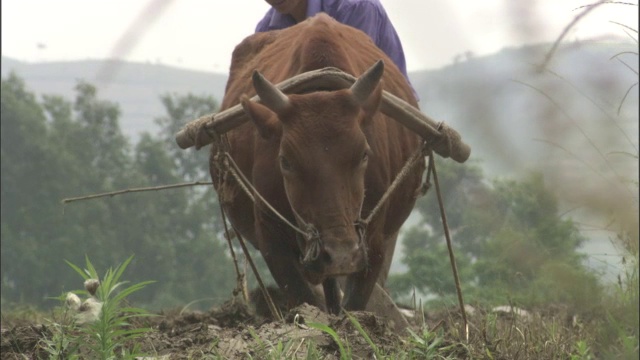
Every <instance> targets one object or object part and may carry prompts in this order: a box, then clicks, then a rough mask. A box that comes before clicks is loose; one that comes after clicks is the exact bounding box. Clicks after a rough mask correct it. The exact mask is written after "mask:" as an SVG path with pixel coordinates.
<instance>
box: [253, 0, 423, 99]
mask: <svg viewBox="0 0 640 360" xmlns="http://www.w3.org/2000/svg"><path fill="white" fill-rule="evenodd" d="M265 1H266V2H267V3H268V4H269V5H271V9H269V11H267V13H266V15H265V16H264V18H262V20H260V22H258V25H257V26H256V32H265V31H270V30H279V29H284V28H287V27H289V26H293V25H295V24H297V23H299V22H301V21H304V20H305V19H306V18H308V17H311V16H314V15H315V14H317V13H320V12H324V13H326V14H327V15H329V16H331V17H332V18H334V19H336V20H337V21H339V22H341V23H343V24H345V25H349V26H352V27H354V28H356V29H359V30H361V31H363V32H364V33H366V34H367V35H369V37H370V38H371V39H372V40H373V42H374V43H375V44H376V45H377V46H378V47H379V48H380V50H382V51H384V52H385V54H387V56H389V58H391V60H393V62H394V63H395V65H396V66H397V67H398V69H400V71H401V72H402V74H403V75H404V77H405V78H406V79H407V82H409V85H411V81H409V76H408V75H407V65H406V63H405V59H404V51H403V50H402V44H401V43H400V38H399V37H398V34H397V33H396V30H395V28H394V27H393V25H392V24H391V20H389V17H388V16H387V13H386V11H385V10H384V7H382V4H381V3H380V1H379V0H265ZM412 88H413V85H412ZM413 93H414V95H415V96H416V99H418V95H417V94H416V92H415V89H414V91H413Z"/></svg>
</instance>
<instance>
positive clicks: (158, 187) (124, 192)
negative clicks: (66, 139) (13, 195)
mask: <svg viewBox="0 0 640 360" xmlns="http://www.w3.org/2000/svg"><path fill="white" fill-rule="evenodd" d="M200 185H213V183H212V182H211V181H195V182H190V183H180V184H172V185H161V186H151V187H142V188H133V189H125V190H118V191H111V192H106V193H101V194H93V195H87V196H79V197H73V198H66V199H62V203H63V204H66V203H70V202H74V201H80V200H91V199H97V198H101V197H107V196H110V197H113V196H116V195H122V194H128V193H134V192H144V191H159V190H166V189H176V188H182V187H189V186H200Z"/></svg>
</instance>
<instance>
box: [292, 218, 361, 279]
mask: <svg viewBox="0 0 640 360" xmlns="http://www.w3.org/2000/svg"><path fill="white" fill-rule="evenodd" d="M298 243H299V246H300V250H301V251H302V252H303V254H304V255H303V257H302V258H301V259H300V262H301V264H302V266H303V268H304V270H305V273H306V277H307V280H308V281H309V282H310V283H312V284H314V285H315V284H320V283H321V282H322V281H324V280H325V279H326V278H329V277H335V276H340V275H348V274H352V273H355V272H358V271H361V270H363V269H364V268H365V267H366V264H367V249H366V243H365V240H364V231H363V230H362V228H361V227H360V226H359V225H358V224H356V225H352V226H336V227H332V228H327V229H322V230H321V231H318V230H317V229H316V228H315V227H314V226H307V235H305V236H304V238H303V236H301V235H299V236H298Z"/></svg>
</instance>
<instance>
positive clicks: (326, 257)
mask: <svg viewBox="0 0 640 360" xmlns="http://www.w3.org/2000/svg"><path fill="white" fill-rule="evenodd" d="M333 260H334V259H333V256H331V254H330V253H329V252H328V251H326V250H324V251H323V252H322V253H321V254H320V261H321V262H322V263H323V264H325V265H331V263H333Z"/></svg>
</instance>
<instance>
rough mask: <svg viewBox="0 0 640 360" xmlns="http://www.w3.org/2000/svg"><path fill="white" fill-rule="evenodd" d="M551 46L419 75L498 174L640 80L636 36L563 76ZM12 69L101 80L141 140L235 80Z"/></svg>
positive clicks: (571, 59)
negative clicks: (170, 103) (173, 105)
mask: <svg viewBox="0 0 640 360" xmlns="http://www.w3.org/2000/svg"><path fill="white" fill-rule="evenodd" d="M549 48H550V44H541V45H535V46H526V47H521V48H510V49H504V50H502V51H500V52H498V53H496V54H493V55H489V56H483V57H467V58H465V59H461V60H462V61H458V62H457V63H455V64H452V65H449V66H446V67H444V68H441V69H435V70H429V71H419V72H412V73H410V75H409V76H410V77H411V79H412V82H413V84H414V86H415V87H416V91H417V92H418V94H419V95H420V98H421V101H420V106H421V108H422V110H423V111H424V112H425V113H427V114H428V115H430V116H431V117H433V118H434V119H436V120H438V121H445V122H446V123H448V124H450V125H451V126H453V127H454V128H455V129H457V130H459V132H460V133H461V134H462V135H463V138H464V139H465V140H466V141H467V142H468V143H469V144H470V145H471V146H472V149H473V152H472V156H473V158H476V159H482V160H483V161H485V162H486V165H487V166H488V167H489V170H490V171H496V172H498V173H517V172H519V170H521V169H522V166H523V164H527V165H531V164H533V163H536V162H538V161H541V159H539V155H541V154H545V153H546V152H547V150H548V145H545V144H541V143H540V142H539V141H535V140H534V138H538V139H540V138H546V137H547V136H548V135H549V134H547V133H546V132H548V131H549V128H548V126H549V125H550V124H554V123H558V124H565V123H566V122H567V119H566V116H565V115H562V112H564V113H566V114H570V115H569V116H570V117H572V118H574V119H575V118H580V119H586V120H588V121H590V122H593V121H597V120H596V118H597V119H599V118H600V117H601V116H603V113H602V111H603V110H602V109H605V112H606V113H607V114H606V115H605V116H609V117H610V116H615V112H616V108H617V106H618V104H619V103H620V101H621V99H622V98H623V97H624V95H625V92H626V91H627V90H628V88H629V87H630V86H631V85H632V84H633V83H634V82H635V81H637V76H636V75H635V74H634V73H633V72H631V71H630V70H629V69H628V68H627V67H626V66H625V65H623V64H621V63H620V62H618V61H616V60H610V58H611V57H612V56H614V55H615V54H618V53H621V52H624V51H631V52H633V51H636V52H637V46H636V45H635V44H633V43H631V42H630V41H628V40H626V39H616V40H615V41H612V40H611V39H609V40H606V41H600V42H585V43H572V44H569V45H566V46H564V47H562V48H560V49H559V50H558V52H557V53H556V55H555V57H554V58H553V59H552V61H551V63H550V64H549V68H548V69H549V70H551V71H553V72H555V74H557V75H554V74H553V73H551V72H549V71H546V72H543V73H539V72H536V71H535V70H536V65H537V64H540V63H541V61H542V59H543V58H544V55H545V53H546V51H548V49H549ZM620 59H622V60H624V61H625V62H626V63H627V64H630V66H631V67H635V68H636V69H637V68H638V57H637V55H633V54H623V55H621V56H620ZM459 60H460V59H459ZM10 71H15V72H16V73H17V74H18V75H19V76H20V77H22V78H23V79H24V80H25V81H26V84H27V86H28V88H30V89H31V90H32V91H34V92H36V93H37V94H59V95H63V96H65V97H67V98H69V99H71V98H72V97H73V96H74V91H73V88H74V86H75V84H76V83H77V81H78V80H80V79H82V80H84V81H88V82H90V83H92V84H94V85H96V86H97V87H98V89H99V96H100V97H102V98H104V99H108V100H110V101H113V102H116V103H118V104H120V107H121V110H122V118H121V126H122V128H123V131H124V132H125V134H127V135H129V136H131V137H132V138H133V139H134V140H135V139H136V138H137V135H138V134H139V133H140V132H142V131H151V132H153V131H155V129H156V127H155V125H154V122H153V119H154V118H155V117H157V116H160V115H162V114H163V113H164V109H163V107H162V104H161V103H160V100H159V97H160V95H162V94H165V93H178V94H186V93H188V92H191V93H194V94H199V95H205V94H206V95H213V96H214V97H215V98H217V99H221V98H222V95H223V93H224V86H225V83H226V79H227V76H226V74H218V73H209V72H200V71H192V70H186V69H180V68H175V67H169V66H164V65H154V64H142V63H129V62H123V61H115V60H110V61H100V60H87V61H73V62H53V63H25V62H20V61H16V60H14V59H11V58H7V57H4V56H3V57H2V76H6V75H7V74H8V73H9V72H10ZM542 93H544V94H545V95H542ZM581 93H582V94H581ZM546 96H548V98H547V97H546ZM587 97H588V98H590V99H591V100H589V99H587ZM550 100H553V101H556V102H558V103H562V104H563V105H562V107H563V109H562V111H560V113H559V111H558V110H560V109H558V108H557V107H556V110H555V111H551V110H550V109H549V104H551V102H550ZM585 103H586V105H585ZM545 112H546V113H545ZM558 116H559V117H560V119H555V118H556V117H558ZM563 118H564V119H563ZM620 118H622V119H631V122H630V123H628V124H626V123H625V124H621V125H620V126H621V127H622V128H623V129H624V130H625V131H628V132H629V133H637V118H638V88H637V87H635V88H634V89H632V91H631V92H630V93H629V95H628V96H627V98H626V101H625V104H624V106H623V107H622V115H621V116H620ZM545 124H546V125H545ZM565 125H566V124H565ZM488 139H490V140H489V141H488ZM636 143H637V141H636ZM541 146H542V147H541ZM532 154H537V155H538V156H535V157H532Z"/></svg>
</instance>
